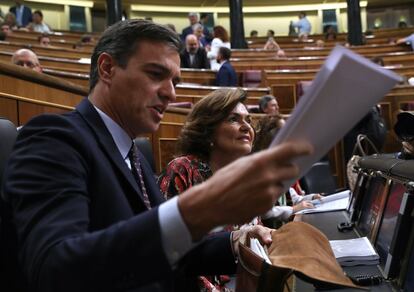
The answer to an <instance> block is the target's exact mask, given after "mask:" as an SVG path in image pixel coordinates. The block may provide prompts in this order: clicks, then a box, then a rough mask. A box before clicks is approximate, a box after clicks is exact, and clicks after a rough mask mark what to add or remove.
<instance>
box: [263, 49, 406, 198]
mask: <svg viewBox="0 0 414 292" xmlns="http://www.w3.org/2000/svg"><path fill="white" fill-rule="evenodd" d="M401 80H402V79H401V77H400V76H399V75H397V74H396V73H394V72H392V71H390V70H387V69H384V68H383V67H381V66H378V65H376V64H374V63H373V62H371V61H370V60H368V59H366V58H364V57H362V56H359V55H357V54H355V53H354V52H352V51H350V50H348V49H345V48H344V47H340V46H337V47H335V48H334V49H333V50H332V52H331V54H330V55H329V57H328V58H327V59H326V61H325V64H324V65H323V66H322V68H321V69H320V70H319V72H318V74H316V76H315V79H314V80H313V81H312V84H311V85H310V87H309V88H308V89H307V90H306V91H305V94H304V95H303V96H302V97H301V98H300V100H299V102H298V104H297V105H296V106H295V108H294V110H293V112H292V114H291V116H290V117H289V119H288V120H287V122H286V124H285V125H284V126H283V127H282V128H281V129H280V131H279V132H278V134H277V135H276V137H275V139H274V140H273V141H272V144H271V146H270V147H272V146H276V145H279V144H280V143H283V142H287V141H293V142H296V141H301V140H302V141H303V140H304V141H307V142H309V143H310V144H312V145H313V148H314V152H313V153H312V155H307V156H301V157H299V158H297V159H296V160H294V163H296V165H297V166H299V170H300V173H299V177H301V176H303V175H304V174H305V173H306V172H307V171H308V170H309V169H310V168H311V166H312V164H314V163H315V162H317V161H319V160H320V159H321V158H322V157H323V156H324V155H326V153H328V151H329V149H331V148H332V147H333V146H334V145H335V143H336V142H337V141H338V140H340V139H341V138H342V137H343V136H344V135H345V134H346V133H347V132H348V131H349V130H350V129H351V128H352V127H353V126H354V125H355V124H356V123H358V121H360V120H361V119H362V118H363V117H364V116H365V115H366V113H367V112H368V111H369V110H370V109H371V108H372V106H373V105H375V104H377V103H378V102H379V101H380V100H381V99H383V98H384V96H385V95H386V94H387V93H388V92H389V91H390V90H391V89H392V88H393V87H394V86H395V84H397V83H398V82H399V81H401ZM294 181H295V179H292V180H290V181H286V182H284V185H285V191H286V190H287V189H288V188H289V186H291V185H293V183H294Z"/></svg>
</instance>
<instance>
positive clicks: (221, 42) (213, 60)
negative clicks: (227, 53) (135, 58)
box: [207, 25, 231, 71]
mask: <svg viewBox="0 0 414 292" xmlns="http://www.w3.org/2000/svg"><path fill="white" fill-rule="evenodd" d="M213 34H214V38H213V41H212V42H211V47H210V51H209V52H207V58H209V59H210V68H211V69H212V70H215V71H218V70H219V69H220V64H219V63H218V62H217V55H218V51H219V49H220V48H221V47H226V48H228V49H230V48H231V45H230V42H229V35H228V33H227V31H226V29H225V28H224V27H222V26H221V25H218V26H215V27H214V29H213Z"/></svg>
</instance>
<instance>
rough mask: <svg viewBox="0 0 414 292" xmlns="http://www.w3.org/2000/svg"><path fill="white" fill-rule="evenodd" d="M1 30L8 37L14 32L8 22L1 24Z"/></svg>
mask: <svg viewBox="0 0 414 292" xmlns="http://www.w3.org/2000/svg"><path fill="white" fill-rule="evenodd" d="M1 32H2V33H3V34H4V35H5V37H6V39H7V37H8V36H9V35H11V34H12V33H13V32H12V30H11V29H10V25H8V24H7V23H2V24H1Z"/></svg>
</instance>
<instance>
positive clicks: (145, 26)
mask: <svg viewBox="0 0 414 292" xmlns="http://www.w3.org/2000/svg"><path fill="white" fill-rule="evenodd" d="M142 40H147V41H155V42H160V43H165V44H167V45H169V46H170V47H172V48H173V49H175V50H176V51H177V52H178V53H179V52H180V50H181V48H182V44H181V40H180V38H179V36H178V34H177V33H175V32H173V31H172V30H171V29H169V28H168V27H166V26H163V25H160V24H156V23H153V22H151V21H146V20H140V19H128V20H124V21H119V22H117V23H115V24H114V25H112V26H110V27H108V29H106V30H105V31H104V33H103V34H102V36H101V38H100V39H99V42H98V44H97V45H96V47H95V49H94V51H93V54H92V58H91V71H90V81H89V90H90V91H92V90H93V89H94V88H95V85H96V84H97V83H98V80H99V75H98V58H99V56H100V55H101V54H102V53H107V54H109V55H111V56H112V57H113V58H114V59H115V61H116V62H117V64H118V66H120V67H121V68H125V67H126V65H127V64H128V61H129V58H130V57H131V56H132V55H133V54H134V52H135V51H136V50H137V48H138V45H139V43H140V41H142Z"/></svg>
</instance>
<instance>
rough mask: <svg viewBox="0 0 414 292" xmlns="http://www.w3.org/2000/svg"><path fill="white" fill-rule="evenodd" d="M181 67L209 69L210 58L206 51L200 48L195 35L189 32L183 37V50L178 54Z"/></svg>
mask: <svg viewBox="0 0 414 292" xmlns="http://www.w3.org/2000/svg"><path fill="white" fill-rule="evenodd" d="M180 60H181V62H180V67H181V68H195V69H210V60H209V59H208V58H207V52H206V51H205V50H204V48H200V45H199V42H198V39H197V37H196V36H195V35H193V34H189V35H187V37H186V38H185V50H183V52H182V53H181V54H180Z"/></svg>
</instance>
